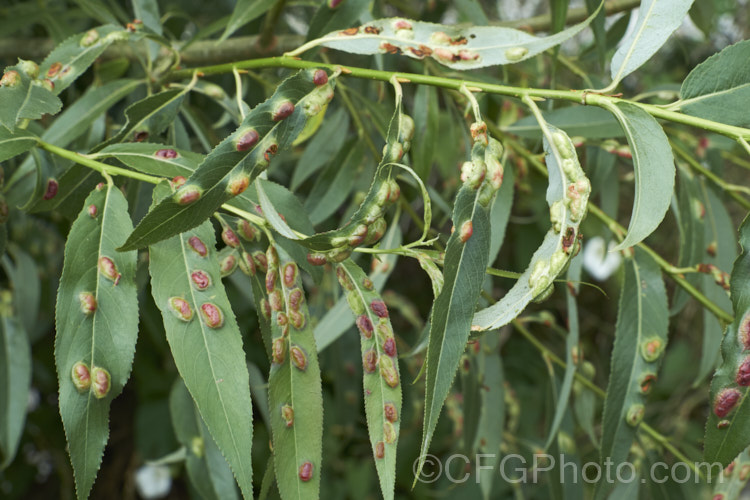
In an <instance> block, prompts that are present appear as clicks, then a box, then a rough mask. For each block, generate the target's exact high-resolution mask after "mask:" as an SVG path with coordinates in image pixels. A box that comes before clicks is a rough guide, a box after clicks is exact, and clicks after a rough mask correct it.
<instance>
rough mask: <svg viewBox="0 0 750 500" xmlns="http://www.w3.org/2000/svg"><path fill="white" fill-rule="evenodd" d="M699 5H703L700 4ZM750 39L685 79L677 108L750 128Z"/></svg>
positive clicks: (709, 60) (710, 118)
mask: <svg viewBox="0 0 750 500" xmlns="http://www.w3.org/2000/svg"><path fill="white" fill-rule="evenodd" d="M699 3H700V2H699ZM748 59H750V40H743V41H741V42H739V43H736V44H734V45H730V46H729V47H726V48H725V49H724V50H722V51H721V52H719V53H718V54H714V55H713V56H711V57H709V58H708V59H706V60H705V61H703V62H702V63H701V64H699V65H698V66H696V67H695V69H693V71H691V72H690V74H689V75H688V76H687V78H685V81H684V82H682V87H681V88H680V98H681V99H680V101H678V102H677V103H675V106H676V107H677V108H678V109H679V110H680V111H682V112H683V113H687V114H689V115H693V116H700V117H701V118H706V119H708V120H714V121H718V122H721V123H726V124H729V125H736V126H738V127H747V126H748V125H750V117H748V114H747V113H746V112H745V103H746V102H747V100H748V98H749V97H750V68H748V65H747V61H748Z"/></svg>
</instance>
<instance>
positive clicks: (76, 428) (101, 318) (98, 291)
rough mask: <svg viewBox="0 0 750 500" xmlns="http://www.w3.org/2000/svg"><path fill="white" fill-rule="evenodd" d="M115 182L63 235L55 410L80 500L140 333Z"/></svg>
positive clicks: (123, 208)
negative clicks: (123, 247)
mask: <svg viewBox="0 0 750 500" xmlns="http://www.w3.org/2000/svg"><path fill="white" fill-rule="evenodd" d="M127 207H128V205H127V202H126V201H125V197H124V196H123V195H122V193H121V192H120V190H119V188H117V187H116V186H114V185H111V184H109V185H106V186H104V185H100V186H99V187H97V188H96V189H95V190H94V191H92V192H91V194H90V195H89V196H88V198H87V199H86V202H85V204H84V208H83V210H82V211H81V213H80V215H79V216H78V218H77V219H76V220H75V222H73V226H72V228H71V230H70V233H69V234H68V241H67V243H66V245H65V260H64V263H63V271H62V277H61V278H60V287H59V289H58V293H57V306H56V331H57V335H56V336H55V364H56V366H57V377H58V381H59V383H60V415H61V416H62V421H63V426H64V427H65V435H66V437H67V440H68V448H69V451H70V460H71V462H72V463H73V472H74V474H75V482H76V490H77V492H78V498H86V497H87V496H88V494H89V491H90V490H91V486H92V484H93V483H94V479H95V478H96V474H97V471H98V469H99V465H100V463H101V458H102V454H103V453H104V446H105V445H106V443H107V438H108V436H109V425H108V420H109V405H110V404H111V402H112V400H113V399H114V398H115V397H116V396H117V395H119V394H120V393H121V392H122V389H123V386H124V385H125V382H127V380H128V377H129V376H130V369H131V366H132V363H133V354H134V352H135V343H136V337H137V334H138V298H137V289H136V285H135V270H136V252H117V251H116V250H115V248H116V247H118V246H119V245H121V244H122V242H123V240H124V235H125V234H127V233H128V232H129V231H130V230H131V229H132V227H133V226H132V222H131V221H130V216H129V215H128V211H127Z"/></svg>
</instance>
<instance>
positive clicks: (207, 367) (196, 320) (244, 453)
mask: <svg viewBox="0 0 750 500" xmlns="http://www.w3.org/2000/svg"><path fill="white" fill-rule="evenodd" d="M162 188H163V185H162V186H159V187H158V188H157V191H155V192H160V193H163V192H164V190H163V189H162ZM215 246H216V240H215V237H214V231H213V227H212V226H211V223H210V222H208V221H207V222H204V223H203V224H201V225H200V226H198V227H197V228H195V229H194V230H193V231H191V232H187V233H181V234H179V235H177V236H173V237H171V238H169V239H167V240H164V241H161V242H159V243H156V244H154V245H152V246H151V247H150V248H149V256H150V261H149V270H150V273H151V291H152V295H153V297H154V301H155V302H156V305H157V306H158V307H159V309H160V310H161V312H162V318H163V320H164V329H165V331H166V333H167V341H168V342H169V346H170V348H171V350H172V356H173V357H174V361H175V365H176V366H177V370H178V371H179V373H180V376H181V377H182V379H183V380H184V381H185V385H186V386H187V388H188V390H189V391H190V394H191V395H192V396H193V399H194V400H195V403H196V405H197V406H198V410H199V411H200V414H201V416H202V418H203V420H204V422H205V423H206V425H207V426H208V429H209V431H210V432H211V435H212V436H213V438H214V440H215V441H216V444H217V445H218V446H219V448H220V449H221V451H222V453H223V454H224V456H225V457H226V459H227V462H229V465H230V466H231V467H232V471H233V472H234V475H235V478H236V479H237V482H238V484H239V486H240V489H241V490H242V493H243V495H244V496H246V497H251V496H252V491H253V487H252V468H251V464H250V450H251V449H252V437H253V436H252V434H253V433H252V405H251V402H250V385H249V375H248V372H247V365H246V364H245V353H244V350H243V348H242V337H241V335H240V331H239V327H238V326H237V322H236V321H235V318H234V314H233V313H232V309H231V306H230V304H229V300H228V299H227V295H226V291H225V290H224V286H223V284H222V282H221V278H220V271H219V265H218V262H217V260H216V259H215V257H214V252H215ZM197 272H202V275H198V276H196V273H197ZM217 312H218V314H216V313H217Z"/></svg>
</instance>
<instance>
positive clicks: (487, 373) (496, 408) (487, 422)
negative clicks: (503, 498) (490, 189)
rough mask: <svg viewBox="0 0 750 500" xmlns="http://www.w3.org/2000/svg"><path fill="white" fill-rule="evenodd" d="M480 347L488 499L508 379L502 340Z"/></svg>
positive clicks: (481, 436)
mask: <svg viewBox="0 0 750 500" xmlns="http://www.w3.org/2000/svg"><path fill="white" fill-rule="evenodd" d="M501 189H502V188H501ZM479 346H480V351H479V356H478V359H479V371H480V373H481V374H482V386H483V391H482V409H481V414H480V416H479V429H478V432H477V444H478V446H477V453H480V454H486V457H483V460H482V465H483V466H484V467H483V468H482V469H479V470H478V471H477V474H478V478H477V479H478V481H479V486H480V488H481V489H482V496H483V498H485V500H486V499H489V498H490V494H491V492H492V483H493V482H494V481H495V478H496V477H497V476H498V471H497V466H498V464H499V463H500V446H501V445H502V443H503V430H504V429H505V385H504V384H505V377H504V375H503V363H502V358H501V357H500V337H499V336H498V335H485V336H483V337H482V338H481V339H480V340H479ZM486 467H489V468H486Z"/></svg>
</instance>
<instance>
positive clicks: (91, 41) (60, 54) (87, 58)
mask: <svg viewBox="0 0 750 500" xmlns="http://www.w3.org/2000/svg"><path fill="white" fill-rule="evenodd" d="M133 38H139V35H134V34H132V33H130V32H129V31H127V30H124V29H122V28H120V27H119V26H115V25H112V24H107V25H104V26H99V27H98V28H94V29H91V30H89V31H87V32H85V33H78V34H77V35H73V36H72V37H70V38H68V39H67V40H65V41H64V42H62V43H61V44H59V45H58V46H57V47H55V49H54V50H53V51H52V52H50V53H49V55H48V56H47V57H46V58H45V59H44V62H42V64H41V65H40V71H41V73H40V77H41V78H46V79H48V80H50V81H51V82H52V83H53V84H54V88H53V92H54V93H55V94H59V93H60V92H62V91H63V90H65V89H66V88H68V86H69V85H70V84H71V83H73V82H74V81H75V80H76V79H77V78H78V77H79V76H81V75H82V74H83V72H84V71H86V70H87V69H88V67H89V66H91V65H92V64H93V62H94V61H95V60H96V58H97V57H99V56H100V55H101V54H102V53H103V52H104V51H105V50H106V49H107V47H109V46H110V45H111V44H112V43H113V42H116V41H123V40H128V39H133Z"/></svg>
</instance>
